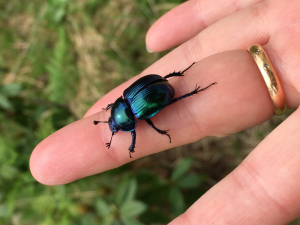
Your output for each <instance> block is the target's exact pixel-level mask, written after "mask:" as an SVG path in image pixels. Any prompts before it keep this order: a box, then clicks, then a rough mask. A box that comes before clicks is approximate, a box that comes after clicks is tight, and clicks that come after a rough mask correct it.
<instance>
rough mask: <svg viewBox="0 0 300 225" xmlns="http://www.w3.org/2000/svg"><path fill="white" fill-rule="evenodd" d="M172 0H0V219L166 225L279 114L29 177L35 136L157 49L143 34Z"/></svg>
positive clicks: (79, 110) (77, 112) (66, 119)
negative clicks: (143, 152) (78, 169)
mask: <svg viewBox="0 0 300 225" xmlns="http://www.w3.org/2000/svg"><path fill="white" fill-rule="evenodd" d="M180 2H181V1H176V0H172V1H166V0H164V1H162V0H161V1H158V0H157V1H154V0H148V1H146V0H142V1H129V0H122V1H104V0H102V1H101V0H81V1H70V0H49V1H47V2H44V1H36V0H33V1H16V0H11V1H4V0H0V28H1V32H0V133H1V136H0V184H1V185H0V222H1V224H13V225H18V224H22V225H26V224H45V225H46V224H47V225H48V224H61V225H63V224H80V225H81V224H82V225H85V224H88V225H92V224H104V225H109V224H111V225H114V224H116V225H117V224H130V225H135V224H156V225H158V224H166V223H167V222H168V221H170V220H171V219H173V218H174V217H176V216H177V215H179V214H181V213H182V212H184V210H186V209H187V207H189V206H190V205H191V204H192V203H193V202H194V201H196V200H197V199H198V198H199V196H201V195H202V194H203V193H205V191H207V190H208V189H209V188H210V187H211V186H213V185H214V184H215V183H217V182H218V181H219V180H220V179H222V178H223V177H224V176H226V175H227V174H228V173H229V172H230V171H232V170H233V169H234V168H235V167H236V166H237V165H238V164H239V163H240V162H241V161H242V160H243V159H244V158H245V157H246V156H247V154H248V153H249V152H250V151H251V150H252V149H253V148H254V147H255V146H256V145H257V144H258V143H259V142H260V141H261V140H262V139H263V138H264V137H265V136H266V135H267V134H268V133H269V132H270V131H271V130H272V129H273V128H274V127H276V126H277V125H278V124H279V123H280V122H282V121H283V120H284V118H285V117H276V118H272V119H271V120H270V121H268V122H266V123H264V124H262V125H261V126H258V127H255V128H251V129H248V130H246V131H242V132H240V133H238V134H235V135H230V136H228V137H226V138H211V137H209V138H205V139H204V140H202V141H199V142H197V143H193V144H190V145H186V146H182V147H177V148H175V149H171V150H168V151H165V152H162V153H159V154H156V155H153V156H149V157H145V158H143V159H139V160H137V161H134V162H132V163H130V164H128V165H125V166H122V167H120V168H117V169H115V170H112V171H108V172H105V173H103V174H99V175H94V176H91V177H88V178H84V179H81V180H79V181H76V182H73V183H71V184H66V185H60V186H44V185H41V184H39V183H37V182H36V181H35V180H34V179H33V177H32V176H31V173H30V171H29V167H28V162H29V157H30V154H31V152H32V150H33V148H34V147H35V146H36V145H37V144H38V143H39V142H40V141H41V140H43V139H44V138H45V137H47V136H48V135H50V134H51V133H53V132H55V131H56V130H58V129H60V128H61V127H63V126H65V125H67V124H69V123H71V122H72V121H74V120H77V119H79V118H81V117H82V116H83V115H84V113H85V112H86V111H87V109H88V108H89V107H90V106H92V105H93V103H94V102H95V101H97V100H98V99H99V98H101V97H102V96H103V95H104V94H105V93H107V92H108V91H110V90H111V89H112V88H114V87H115V86H117V85H119V84H121V83H122V82H124V81H126V80H128V79H129V78H131V77H133V76H134V75H136V74H138V73H139V72H140V71H142V70H143V69H144V68H146V67H147V66H149V65H151V64H152V63H153V62H155V61H156V60H157V59H159V58H160V57H161V56H163V54H165V53H154V54H148V53H147V52H146V51H145V43H144V38H145V34H146V31H147V29H148V28H149V27H150V25H151V24H152V23H153V22H154V21H155V20H156V19H157V18H159V17H160V16H161V15H163V14H164V13H165V12H166V11H168V10H170V9H171V8H173V7H175V6H176V5H178V4H179V3H180ZM157 174H159V175H158V176H157Z"/></svg>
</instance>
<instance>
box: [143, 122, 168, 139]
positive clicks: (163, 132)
mask: <svg viewBox="0 0 300 225" xmlns="http://www.w3.org/2000/svg"><path fill="white" fill-rule="evenodd" d="M146 121H147V123H148V124H149V125H150V126H151V127H152V128H153V129H154V130H156V131H157V132H158V133H160V134H163V135H167V136H168V137H169V139H170V143H171V137H170V135H169V134H168V130H160V129H158V128H157V127H156V126H154V124H153V122H152V121H151V120H150V119H146Z"/></svg>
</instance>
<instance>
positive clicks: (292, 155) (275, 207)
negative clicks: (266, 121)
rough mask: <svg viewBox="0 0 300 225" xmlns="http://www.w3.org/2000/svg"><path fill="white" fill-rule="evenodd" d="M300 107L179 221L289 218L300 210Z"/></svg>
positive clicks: (274, 221)
mask: <svg viewBox="0 0 300 225" xmlns="http://www.w3.org/2000/svg"><path fill="white" fill-rule="evenodd" d="M299 124H300V110H299V109H298V110H297V111H295V112H294V113H293V114H292V115H291V116H290V117H289V118H288V119H287V120H285V121H284V122H283V123H282V124H281V125H279V126H278V127H277V128H276V129H275V130H274V131H273V132H272V133H271V134H269V135H268V136H267V137H266V138H265V139H264V140H263V141H262V142H261V143H260V144H259V145H258V146H257V147H256V148H255V149H254V150H253V151H252V152H251V154H250V155H249V156H248V157H247V158H246V159H245V160H244V162H242V164H241V165H240V166H239V167H237V168H236V169H235V170H234V171H233V172H232V173H231V174H229V175H228V176H227V177H226V178H224V179H223V180H222V181H221V182H219V183H218V184H217V185H215V186H214V187H213V188H212V189H210V190H209V191H208V192H207V193H206V194H205V195H203V196H202V197H201V198H200V199H199V200H198V201H197V202H196V203H194V205H192V206H191V207H190V208H189V209H188V210H187V211H186V212H185V213H184V214H183V215H181V216H180V217H178V218H176V219H175V220H174V221H172V222H171V223H170V225H176V224H180V225H181V224H218V223H220V221H221V223H222V224H245V225H246V224H274V225H276V224H287V223H289V222H291V221H292V220H294V219H296V218H297V217H298V216H299V215H300V207H299V206H300V180H299V173H300V152H299V149H300V139H299V134H300V126H299Z"/></svg>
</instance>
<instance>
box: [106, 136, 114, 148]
mask: <svg viewBox="0 0 300 225" xmlns="http://www.w3.org/2000/svg"><path fill="white" fill-rule="evenodd" d="M115 134H116V133H115V132H112V134H111V138H110V142H109V143H106V144H105V145H106V147H107V148H108V149H109V148H110V145H111V140H112V137H113V136H114V135H115Z"/></svg>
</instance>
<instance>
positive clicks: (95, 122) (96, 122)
mask: <svg viewBox="0 0 300 225" xmlns="http://www.w3.org/2000/svg"><path fill="white" fill-rule="evenodd" d="M98 123H108V121H96V120H94V124H95V125H97V124H98Z"/></svg>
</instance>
